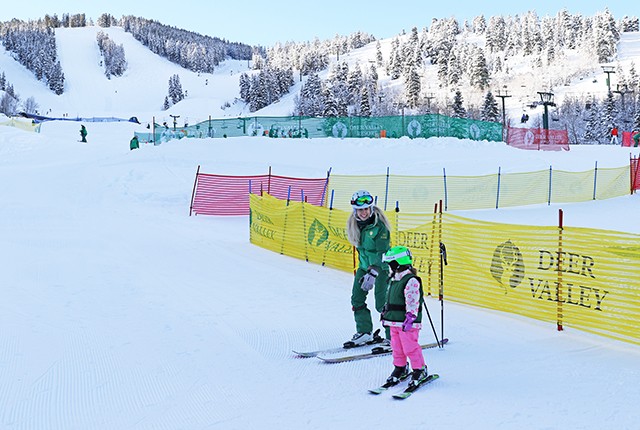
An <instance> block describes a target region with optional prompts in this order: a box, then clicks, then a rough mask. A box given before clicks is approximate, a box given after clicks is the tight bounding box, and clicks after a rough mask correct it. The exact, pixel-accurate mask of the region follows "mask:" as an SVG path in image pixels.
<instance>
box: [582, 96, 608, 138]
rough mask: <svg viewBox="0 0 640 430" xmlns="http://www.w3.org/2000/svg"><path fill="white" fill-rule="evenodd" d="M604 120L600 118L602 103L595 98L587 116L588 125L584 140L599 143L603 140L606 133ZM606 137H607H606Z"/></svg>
mask: <svg viewBox="0 0 640 430" xmlns="http://www.w3.org/2000/svg"><path fill="white" fill-rule="evenodd" d="M602 131H603V127H602V121H601V120H600V105H599V104H598V102H597V101H596V100H593V102H592V103H591V107H590V109H589V114H588V117H587V127H586V128H585V132H584V140H585V141H586V142H588V143H591V144H599V143H601V142H602V135H603V134H604V133H603V132H602ZM605 139H606V138H605Z"/></svg>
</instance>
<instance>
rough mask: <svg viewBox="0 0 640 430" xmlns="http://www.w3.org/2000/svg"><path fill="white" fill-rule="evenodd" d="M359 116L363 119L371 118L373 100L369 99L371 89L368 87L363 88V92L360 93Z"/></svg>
mask: <svg viewBox="0 0 640 430" xmlns="http://www.w3.org/2000/svg"><path fill="white" fill-rule="evenodd" d="M359 115H360V116H362V117H370V116H371V100H370V97H369V88H368V86H367V85H364V86H363V87H362V91H361V92H360V109H359Z"/></svg>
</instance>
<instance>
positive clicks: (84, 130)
mask: <svg viewBox="0 0 640 430" xmlns="http://www.w3.org/2000/svg"><path fill="white" fill-rule="evenodd" d="M80 137H81V138H82V140H80V142H84V143H86V142H87V128H86V127H85V126H84V124H82V125H81V126H80Z"/></svg>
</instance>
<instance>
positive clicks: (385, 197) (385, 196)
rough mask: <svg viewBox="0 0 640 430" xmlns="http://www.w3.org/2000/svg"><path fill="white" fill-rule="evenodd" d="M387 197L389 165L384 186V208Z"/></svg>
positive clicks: (385, 207)
mask: <svg viewBox="0 0 640 430" xmlns="http://www.w3.org/2000/svg"><path fill="white" fill-rule="evenodd" d="M388 197H389V167H387V180H386V184H385V188H384V210H385V211H386V210H387V199H388Z"/></svg>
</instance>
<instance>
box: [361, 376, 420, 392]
mask: <svg viewBox="0 0 640 430" xmlns="http://www.w3.org/2000/svg"><path fill="white" fill-rule="evenodd" d="M409 376H411V374H409V373H407V375H406V376H405V377H404V378H402V379H399V380H397V381H396V382H385V383H384V384H382V385H380V386H379V387H378V388H373V389H371V390H369V392H370V393H371V394H382V393H383V392H385V391H387V390H388V389H389V388H391V387H395V386H396V385H398V384H399V383H400V382H402V381H404V380H406V379H407V378H408V377H409Z"/></svg>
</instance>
